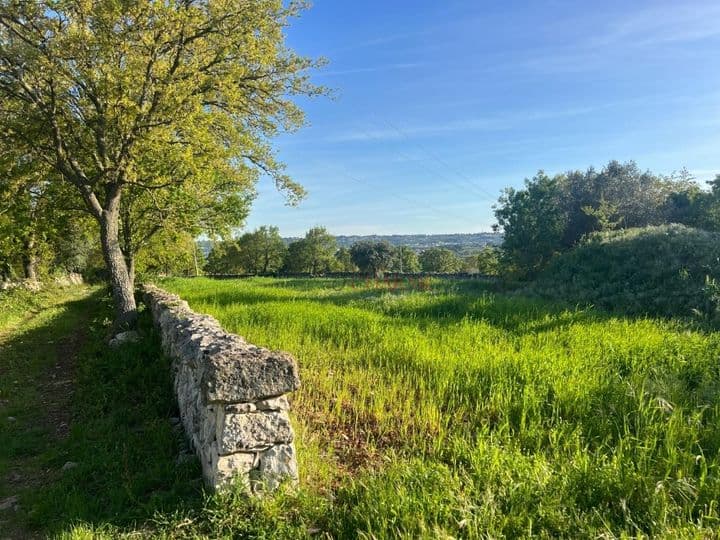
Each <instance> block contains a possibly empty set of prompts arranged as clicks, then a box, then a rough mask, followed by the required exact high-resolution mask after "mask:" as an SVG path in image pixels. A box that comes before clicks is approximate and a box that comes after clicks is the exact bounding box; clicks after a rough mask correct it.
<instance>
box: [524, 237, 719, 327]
mask: <svg viewBox="0 0 720 540" xmlns="http://www.w3.org/2000/svg"><path fill="white" fill-rule="evenodd" d="M719 260H720V234H718V233H711V232H707V231H701V230H698V229H692V228H689V227H685V226H683V225H663V226H657V227H644V228H635V229H626V230H619V231H608V232H603V233H595V234H592V235H590V236H589V237H588V238H587V239H585V240H584V241H583V242H582V243H581V244H580V245H579V246H578V247H577V248H575V249H574V250H572V251H569V252H567V253H564V254H561V255H558V256H556V257H555V258H554V259H553V260H552V261H551V262H550V264H549V266H548V268H547V269H546V270H545V271H544V272H543V273H542V274H541V275H540V277H539V278H538V280H537V281H536V282H535V283H534V284H533V285H531V286H530V287H529V290H530V291H531V292H534V293H536V294H539V295H540V296H543V297H547V298H553V299H561V300H568V301H572V302H579V303H588V304H594V305H596V306H598V307H601V308H603V309H606V310H609V311H618V312H622V313H627V314H635V315H643V314H648V315H662V316H692V315H698V314H701V315H703V316H712V317H715V316H716V315H717V301H716V296H717V293H716V286H715V285H714V284H715V280H718V279H720V267H719V265H718V261H719Z"/></svg>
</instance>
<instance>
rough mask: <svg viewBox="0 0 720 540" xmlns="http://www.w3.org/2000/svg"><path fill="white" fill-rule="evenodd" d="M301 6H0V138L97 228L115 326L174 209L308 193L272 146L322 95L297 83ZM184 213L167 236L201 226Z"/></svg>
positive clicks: (197, 1)
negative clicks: (258, 189) (290, 31)
mask: <svg viewBox="0 0 720 540" xmlns="http://www.w3.org/2000/svg"><path fill="white" fill-rule="evenodd" d="M299 9H300V6H299V5H298V4H296V3H293V2H291V3H290V4H289V5H288V6H285V5H284V3H283V2H282V1H281V0H259V1H256V2H246V1H244V0H214V1H213V2H205V1H203V0H167V1H159V0H138V1H135V2H56V1H53V0H45V1H41V0H38V1H37V2H16V1H14V0H0V115H1V116H0V117H2V137H3V139H4V142H5V143H9V144H11V145H12V144H23V145H26V146H27V148H28V150H29V152H30V154H31V155H32V157H33V159H35V160H38V161H41V162H43V163H46V164H47V165H48V166H50V167H52V168H53V169H54V171H55V172H56V173H57V175H53V176H52V177H50V178H53V179H54V178H60V179H62V181H63V182H66V183H67V184H69V185H70V186H72V187H73V188H74V189H75V193H76V194H77V195H78V197H79V198H81V199H82V201H83V203H84V206H85V209H86V211H87V212H88V213H89V214H90V215H91V216H92V217H93V218H94V219H95V220H96V222H97V223H98V228H99V239H100V244H101V246H102V250H103V257H104V260H105V264H106V266H107V269H108V273H109V276H110V281H111V285H112V290H113V297H114V302H115V307H116V325H123V324H130V323H132V321H133V320H134V319H135V316H136V307H135V299H134V296H133V281H132V275H131V271H132V269H131V268H128V262H129V261H128V260H127V259H126V256H128V255H130V256H131V257H132V253H128V251H132V250H133V249H134V248H133V246H139V244H138V242H137V238H138V237H140V238H142V237H144V236H147V233H151V232H152V231H153V230H154V229H155V228H158V227H160V228H161V221H162V220H163V219H165V218H167V216H168V213H169V212H170V211H171V210H174V209H177V208H181V209H182V208H194V209H195V210H197V211H198V212H199V213H200V214H203V213H204V211H205V210H208V208H210V209H212V207H213V206H214V205H215V202H217V207H221V208H222V207H224V208H225V209H227V206H228V205H229V206H230V207H236V206H237V204H238V202H240V201H239V200H238V198H237V195H236V194H237V193H247V192H248V190H250V189H251V187H252V185H253V184H254V182H255V180H256V179H257V176H258V174H259V173H260V172H263V173H267V174H269V175H270V176H271V177H272V178H273V179H274V180H275V183H276V185H277V186H278V187H279V188H280V189H282V190H284V191H285V192H286V193H287V194H288V197H289V200H290V201H291V202H294V201H296V200H297V199H299V198H300V197H301V196H302V195H303V190H302V188H301V187H300V186H299V185H297V184H296V183H294V182H293V181H292V180H291V179H290V178H289V177H288V176H287V175H285V174H284V173H283V168H282V165H281V164H280V163H278V162H277V161H276V159H275V157H274V155H273V152H272V149H271V146H270V144H269V142H268V140H269V138H270V137H272V136H274V135H275V134H276V133H277V132H278V131H279V130H281V129H285V130H292V129H295V128H297V127H299V126H300V125H301V124H302V122H303V117H302V113H301V111H300V110H299V108H298V107H297V106H296V105H295V104H294V103H293V102H292V101H291V99H292V96H294V95H300V94H304V95H316V94H318V93H320V92H321V91H322V90H321V89H319V88H317V87H314V86H312V85H311V84H309V83H308V81H307V78H306V75H305V73H306V70H307V69H308V68H309V67H312V66H313V65H315V63H314V62H312V61H310V60H308V59H305V58H302V57H299V56H297V55H296V54H294V53H293V52H292V51H290V50H288V49H287V48H286V47H285V44H284V34H283V29H284V27H285V26H286V25H287V21H288V18H289V17H292V16H295V15H296V14H297V13H298V11H299ZM53 181H55V180H53ZM196 194H200V195H201V197H200V198H199V199H200V200H201V202H200V204H199V205H197V206H195V207H193V205H192V204H188V203H191V202H192V201H191V199H192V198H193V197H194V196H195V195H196ZM218 194H220V195H219V196H220V198H222V197H223V196H225V195H227V196H228V197H229V200H228V201H223V200H219V201H218V199H217V195H218ZM125 196H127V200H125V198H124V197H125ZM240 200H246V199H243V198H242V197H240ZM136 204H139V205H140V209H139V210H138V209H137V207H136V206H135V205H136ZM184 205H187V206H184ZM150 207H152V208H155V210H156V211H155V212H154V213H152V214H149V213H148V212H146V209H147V208H150ZM241 213H242V212H233V213H232V214H231V215H232V216H234V217H233V219H232V220H231V221H236V219H235V218H236V217H237V216H238V215H240V214H241ZM182 214H183V211H181V212H179V213H174V216H173V218H172V219H173V220H174V219H175V218H177V225H176V223H175V222H174V221H171V222H172V223H173V226H182V227H185V226H188V227H189V228H194V229H195V230H190V231H188V232H197V229H200V228H202V227H203V226H205V225H206V223H205V216H202V215H201V216H199V217H197V218H196V219H191V220H190V222H191V223H188V222H186V221H184V220H183V219H182V218H183V215H182ZM221 215H222V213H221V212H219V213H218V212H216V213H215V214H214V217H215V218H217V217H219V216H221ZM121 218H122V219H125V218H127V222H126V223H121ZM146 218H147V219H150V220H151V221H150V222H148V221H146ZM231 225H234V223H231ZM128 229H130V232H129V234H127V237H128V238H129V239H131V243H130V245H128V243H127V242H125V240H124V238H123V237H122V233H123V231H127V230H128ZM138 229H146V230H147V233H145V232H140V233H138V232H137V231H138ZM133 238H134V240H133ZM123 248H124V249H125V250H126V252H124V251H123Z"/></svg>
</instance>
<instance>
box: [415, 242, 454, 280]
mask: <svg viewBox="0 0 720 540" xmlns="http://www.w3.org/2000/svg"><path fill="white" fill-rule="evenodd" d="M420 265H421V266H422V270H423V272H440V273H448V274H451V273H454V272H459V271H460V269H461V268H462V260H460V258H459V257H458V256H457V255H455V253H453V252H452V251H450V250H449V249H447V248H441V247H433V248H429V249H426V250H425V251H423V252H422V253H421V254H420Z"/></svg>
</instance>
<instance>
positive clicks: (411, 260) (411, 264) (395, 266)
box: [389, 246, 420, 274]
mask: <svg viewBox="0 0 720 540" xmlns="http://www.w3.org/2000/svg"><path fill="white" fill-rule="evenodd" d="M389 270H390V271H391V272H404V273H406V274H413V273H415V272H419V271H420V261H419V260H418V256H417V253H415V251H414V250H413V249H412V248H410V247H409V246H398V247H396V248H395V249H394V250H393V258H392V260H391V261H390V267H389Z"/></svg>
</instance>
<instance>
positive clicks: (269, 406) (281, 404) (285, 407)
mask: <svg viewBox="0 0 720 540" xmlns="http://www.w3.org/2000/svg"><path fill="white" fill-rule="evenodd" d="M255 407H257V410H259V411H289V410H290V403H288V399H287V398H286V397H285V396H280V397H276V398H273V399H264V400H262V401H258V402H257V403H255Z"/></svg>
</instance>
